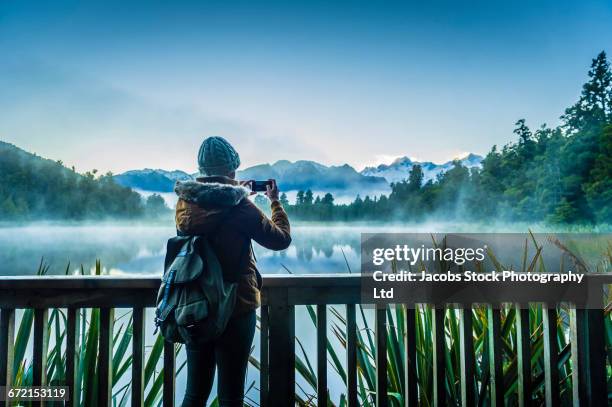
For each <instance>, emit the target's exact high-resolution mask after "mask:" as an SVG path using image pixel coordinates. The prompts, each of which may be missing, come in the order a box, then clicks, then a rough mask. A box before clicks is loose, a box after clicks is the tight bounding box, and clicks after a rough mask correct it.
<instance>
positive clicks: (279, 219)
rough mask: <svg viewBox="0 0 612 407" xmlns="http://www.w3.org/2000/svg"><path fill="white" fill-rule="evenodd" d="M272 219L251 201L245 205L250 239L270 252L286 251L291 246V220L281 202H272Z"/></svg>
mask: <svg viewBox="0 0 612 407" xmlns="http://www.w3.org/2000/svg"><path fill="white" fill-rule="evenodd" d="M271 208H272V217H271V219H268V217H267V216H266V215H265V214H264V213H263V212H262V211H261V210H260V209H259V208H257V207H256V206H255V205H253V204H252V203H251V202H250V201H249V202H248V204H247V205H245V210H247V211H248V212H249V213H248V216H247V217H246V219H248V220H247V225H246V226H247V228H246V229H247V232H248V233H249V237H250V238H251V239H253V240H255V241H256V242H257V243H259V244H260V245H262V246H263V247H265V248H267V249H270V250H285V249H286V248H287V247H289V245H290V244H291V227H290V225H289V218H288V217H287V213H286V212H285V210H284V209H283V206H282V205H281V204H280V202H278V201H276V202H272V205H271Z"/></svg>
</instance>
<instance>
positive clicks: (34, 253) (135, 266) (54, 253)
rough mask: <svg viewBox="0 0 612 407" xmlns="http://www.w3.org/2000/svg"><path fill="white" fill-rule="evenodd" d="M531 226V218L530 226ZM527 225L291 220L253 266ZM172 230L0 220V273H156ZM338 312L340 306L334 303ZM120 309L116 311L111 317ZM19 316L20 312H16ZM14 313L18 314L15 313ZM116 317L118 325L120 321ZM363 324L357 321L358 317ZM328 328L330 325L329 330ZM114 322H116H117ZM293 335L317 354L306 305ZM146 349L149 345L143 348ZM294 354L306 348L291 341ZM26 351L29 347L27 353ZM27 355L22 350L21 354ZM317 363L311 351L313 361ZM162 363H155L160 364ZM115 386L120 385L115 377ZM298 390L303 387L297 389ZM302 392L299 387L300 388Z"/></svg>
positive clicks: (266, 268) (299, 270)
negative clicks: (288, 236)
mask: <svg viewBox="0 0 612 407" xmlns="http://www.w3.org/2000/svg"><path fill="white" fill-rule="evenodd" d="M531 227H532V228H533V225H531ZM528 228H529V226H528V225H513V226H512V227H509V226H508V225H492V224H489V225H486V226H483V225H480V226H477V225H470V224H449V223H427V224H418V225H415V224H404V225H398V224H395V225H383V224H365V223H364V224H351V225H347V224H327V225H322V224H299V223H298V224H294V225H292V237H293V242H292V244H291V246H290V247H289V248H288V249H287V250H284V251H282V252H272V251H269V250H266V249H263V248H262V247H260V246H258V245H257V244H254V250H255V254H256V257H257V261H258V267H259V269H260V271H261V272H262V274H288V273H289V271H290V272H292V273H295V274H309V273H315V274H316V273H347V272H348V271H349V268H350V269H351V270H352V271H353V272H359V267H360V239H361V233H364V232H424V233H431V232H442V231H444V232H476V231H479V232H482V231H486V230H489V231H499V232H501V231H515V232H525V231H527V230H528ZM173 235H175V230H174V225H173V224H172V223H164V224H156V225H142V224H117V223H114V224H93V223H90V224H44V223H40V224H31V225H21V226H11V225H5V226H4V227H0V264H1V265H2V267H0V278H1V277H2V276H8V275H33V274H36V272H37V270H38V267H39V264H40V262H41V259H44V263H45V264H48V265H49V266H50V269H49V274H64V273H65V272H66V269H67V267H68V264H70V266H69V267H68V269H69V272H70V273H72V274H76V273H78V272H79V269H80V268H81V265H82V266H83V269H84V271H85V273H90V272H91V271H92V269H93V268H94V266H95V261H96V259H99V260H100V261H101V263H102V267H103V269H104V272H105V273H106V274H110V275H133V276H157V277H160V276H161V274H162V264H163V259H164V254H165V244H166V240H167V239H168V238H169V237H172V236H173ZM337 309H338V310H339V312H340V313H341V314H343V313H344V307H337ZM370 311H371V310H366V313H365V315H366V318H368V319H370V318H373V313H372V314H371V315H370ZM125 313H126V311H124V310H117V314H116V315H117V316H120V315H124V314H125ZM18 316H19V314H18ZM329 318H330V321H329V325H328V327H330V328H331V326H332V324H333V322H334V318H335V317H333V316H332V315H330V316H329ZM18 319H19V318H18ZM123 322H124V320H122V321H119V322H118V323H117V325H116V326H118V325H120V324H121V323H123ZM359 326H360V328H363V323H362V322H360V323H359ZM146 327H147V334H146V344H147V346H151V345H152V344H153V341H154V335H153V329H154V326H153V319H152V310H148V312H147V322H146ZM330 328H328V329H330ZM116 329H117V328H116ZM295 332H296V336H297V337H298V338H299V340H300V343H301V344H302V345H303V346H304V352H305V353H306V354H308V355H311V356H312V355H316V329H315V327H314V325H313V324H312V322H311V320H310V318H309V316H308V314H307V310H306V307H304V306H301V307H296V327H295ZM328 338H330V340H331V341H332V343H333V346H334V349H335V350H336V351H337V353H338V357H339V358H341V360H344V357H345V354H344V352H343V347H342V346H341V345H340V343H339V342H338V341H337V339H336V338H335V337H334V334H333V332H332V331H331V329H330V330H329V331H328ZM253 345H254V350H253V356H254V357H256V358H259V337H258V335H256V336H255V340H254V344H253ZM147 349H148V348H147ZM296 353H297V354H298V356H300V357H303V356H304V354H303V353H302V350H301V349H299V347H297V346H296ZM28 354H29V353H28ZM26 357H27V356H26ZM184 357H185V356H184V352H181V354H180V356H179V358H178V361H177V362H178V364H177V366H180V365H181V363H183V362H184ZM311 362H312V363H313V366H316V358H315V360H312V361H311ZM159 367H160V368H161V366H159ZM185 373H186V372H185V370H183V371H182V372H180V373H179V374H178V376H177V389H176V396H177V400H181V398H182V396H183V393H184V388H185ZM328 374H329V387H330V395H331V397H332V400H334V401H336V402H337V401H338V399H339V397H340V394H341V393H342V392H343V391H345V390H344V389H345V386H344V383H343V382H342V380H341V378H340V377H339V375H338V374H337V373H336V372H335V370H334V369H333V368H332V367H331V365H329V366H328ZM258 382H259V372H258V371H257V370H256V369H255V368H253V367H250V368H249V373H248V383H247V386H249V385H250V384H251V383H254V384H255V388H252V389H251V390H249V392H248V394H247V397H250V398H251V399H254V400H258V399H259V392H258V390H257V387H258ZM297 382H298V387H303V388H305V389H309V386H308V385H307V384H306V383H305V382H304V380H303V379H302V378H301V377H300V376H299V375H298V376H297ZM117 385H118V384H117ZM298 392H299V393H301V391H298ZM301 394H303V393H301Z"/></svg>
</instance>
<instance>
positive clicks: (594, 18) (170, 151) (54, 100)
mask: <svg viewBox="0 0 612 407" xmlns="http://www.w3.org/2000/svg"><path fill="white" fill-rule="evenodd" d="M424 3H427V4H424ZM601 50H606V51H608V53H612V3H611V2H609V1H580V2H565V1H551V2H548V1H513V2H497V1H486V2H478V1H470V2H456V1H455V2H451V1H449V2H443V1H432V2H390V1H368V2H365V1H334V2H331V1H326V2H317V1H308V2H299V1H278V2H253V1H242V2H235V1H214V2H205V1H198V2H189V1H182V2H181V1H176V2H169V1H147V2H139V1H122V2H118V1H117V2H114V1H99V2H94V1H85V2H84V1H63V0H57V1H49V2H37V1H27V0H21V1H19V0H0V55H1V56H2V57H1V58H0V139H2V140H5V141H9V142H12V143H15V144H17V145H19V146H21V147H23V148H25V149H28V150H30V151H34V152H36V153H38V154H40V155H43V156H46V157H50V158H53V159H62V160H63V161H64V162H65V163H66V164H68V165H75V166H76V167H77V169H79V170H89V169H92V168H97V169H100V170H103V171H106V170H112V171H114V172H119V171H123V170H126V169H133V168H142V167H163V168H168V169H173V168H180V169H184V170H190V171H192V170H195V168H196V165H195V155H196V152H197V148H198V146H199V143H200V142H201V140H202V139H203V138H204V137H206V136H208V135H222V136H224V137H226V138H228V139H229V140H230V141H231V142H232V143H233V144H235V145H236V147H237V149H238V150H239V152H240V154H241V157H242V160H243V163H244V165H252V164H255V163H261V162H272V161H276V160H278V159H290V160H296V159H312V160H317V161H320V162H322V163H325V164H342V163H345V162H348V163H349V164H351V165H353V166H355V167H357V168H358V169H361V168H362V167H363V166H364V165H369V164H373V163H378V162H385V161H389V160H390V159H391V158H392V157H396V156H400V155H408V156H410V157H413V158H417V159H420V160H432V161H436V162H442V161H446V160H448V159H451V158H453V157H455V156H458V155H461V154H462V153H465V152H476V153H480V154H484V153H486V152H487V151H488V150H489V149H490V147H491V146H492V145H493V144H505V143H507V142H509V141H511V140H512V139H513V135H512V128H513V124H514V122H515V121H516V120H517V119H519V118H523V117H524V118H526V119H527V121H528V124H530V125H531V126H534V127H535V126H539V125H540V124H541V123H544V122H546V123H548V124H552V125H554V124H556V123H557V122H558V117H559V115H560V114H561V113H562V112H563V109H564V108H565V107H566V106H569V105H570V104H571V103H573V102H574V101H575V100H576V98H577V96H578V94H579V92H580V86H581V84H582V83H583V82H584V81H585V80H586V71H587V69H588V66H589V64H590V61H591V59H592V58H593V57H595V55H596V54H597V53H598V52H599V51H601Z"/></svg>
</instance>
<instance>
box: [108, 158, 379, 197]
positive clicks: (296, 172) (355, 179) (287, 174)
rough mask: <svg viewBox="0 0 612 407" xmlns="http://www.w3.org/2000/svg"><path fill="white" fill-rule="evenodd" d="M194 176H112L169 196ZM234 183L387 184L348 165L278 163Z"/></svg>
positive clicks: (284, 186) (242, 174) (288, 187)
mask: <svg viewBox="0 0 612 407" xmlns="http://www.w3.org/2000/svg"><path fill="white" fill-rule="evenodd" d="M194 176H196V174H193V175H191V174H188V173H186V172H184V171H180V170H175V171H165V170H152V169H148V168H147V169H144V170H132V171H127V172H124V173H122V174H119V175H115V181H117V183H119V184H121V185H124V186H128V187H131V188H134V189H137V190H140V191H151V192H172V190H173V188H174V183H175V182H176V181H177V180H185V179H193V178H194ZM236 178H237V179H243V180H248V179H257V180H265V179H268V178H274V179H276V181H277V182H278V185H279V187H280V188H281V190H284V191H297V190H300V189H302V190H306V189H311V190H313V191H314V190H318V191H321V190H323V191H327V190H329V191H337V190H364V191H368V190H377V191H378V190H381V189H387V188H388V184H387V181H385V179H384V178H382V177H377V176H369V175H363V174H360V173H359V172H358V171H356V170H355V169H354V168H353V167H351V166H350V165H348V164H344V165H340V166H326V165H323V164H319V163H317V162H314V161H306V160H300V161H295V162H291V161H287V160H281V161H277V162H275V163H274V164H260V165H255V166H253V167H248V168H245V169H244V170H240V171H238V172H237V174H236Z"/></svg>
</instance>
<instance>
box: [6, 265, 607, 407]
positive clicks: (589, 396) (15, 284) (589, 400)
mask: <svg viewBox="0 0 612 407" xmlns="http://www.w3.org/2000/svg"><path fill="white" fill-rule="evenodd" d="M585 278H586V282H585V283H584V284H586V285H587V286H588V287H590V288H589V290H590V291H592V292H593V293H594V295H599V296H600V297H599V298H603V287H604V286H606V285H608V284H612V276H610V275H609V274H589V275H587V276H586V277H585ZM264 281H265V285H264V288H263V302H264V305H263V307H262V309H261V329H260V331H261V341H260V342H261V354H260V359H261V360H260V363H261V368H260V374H261V377H260V390H261V396H260V397H261V405H262V406H269V407H277V406H292V405H294V404H295V306H297V305H316V309H317V362H318V363H317V381H318V382H317V404H318V405H319V406H327V394H328V393H327V388H328V386H327V348H326V346H327V329H326V326H327V307H326V306H327V305H329V304H336V305H344V306H346V324H347V331H346V332H347V333H346V336H347V337H346V349H347V352H346V354H347V360H346V365H347V370H346V372H347V400H348V405H349V406H351V407H353V406H358V396H357V335H356V332H357V321H356V304H360V303H361V299H362V293H361V280H360V277H359V276H356V275H309V276H296V275H293V276H278V275H269V276H265V277H264ZM159 284H160V281H159V279H157V278H116V277H64V276H61V277H60V276H58V277H47V276H45V277H1V278H0V309H1V315H0V386H3V385H8V384H10V383H9V381H10V380H11V378H12V377H13V372H12V371H11V369H12V368H13V343H14V331H15V309H20V308H31V309H34V310H35V312H34V324H33V325H34V343H33V363H32V367H33V385H44V384H45V381H46V378H45V366H46V360H45V358H46V355H45V353H44V351H43V350H44V349H46V344H45V343H44V341H45V340H46V338H47V335H46V334H45V330H46V329H47V313H48V309H49V308H66V309H67V324H66V328H67V334H66V344H67V349H68V350H70V351H68V352H66V354H67V357H66V377H67V382H68V383H67V385H68V386H69V388H70V391H71V396H74V391H75V388H76V383H77V378H76V368H75V367H76V363H77V361H76V359H75V354H76V352H75V343H76V342H75V341H76V328H77V324H78V322H77V318H78V313H77V310H78V309H79V308H100V336H99V361H98V366H99V383H98V386H99V387H98V388H99V391H98V405H99V406H110V405H111V403H112V400H111V390H112V383H111V381H112V380H111V373H112V372H111V370H112V369H111V362H112V356H113V355H112V341H113V337H112V333H113V322H114V309H115V308H132V309H133V340H132V358H133V362H132V363H133V364H132V385H131V402H132V405H133V406H142V405H143V404H144V400H143V392H144V380H143V370H144V369H143V367H144V343H145V340H144V339H145V338H144V332H145V326H144V324H145V318H144V313H145V308H147V307H152V306H154V299H155V296H156V293H157V289H158V287H159ZM474 284H475V285H478V283H474ZM483 284H486V283H483ZM525 290H526V291H525V292H524V295H523V296H522V300H524V299H525V298H527V299H528V301H529V302H530V303H535V302H541V301H543V298H544V296H543V295H544V293H543V291H545V290H542V288H541V286H540V285H537V284H536V285H533V287H531V286H529V285H527V286H526V288H525ZM437 292H438V291H437V290H436V286H435V283H432V284H431V285H430V286H425V287H424V289H423V290H420V291H418V292H417V293H415V298H414V299H413V304H432V305H433V306H434V310H433V331H432V332H431V336H432V341H433V349H434V352H433V361H434V363H433V380H434V386H433V388H434V394H433V401H434V404H435V405H437V406H443V405H446V402H447V400H446V388H445V386H444V380H445V377H446V370H445V369H446V364H445V360H444V354H445V352H444V349H445V348H444V347H445V346H446V344H445V333H444V317H445V309H446V308H447V307H454V308H458V309H460V310H461V311H460V313H461V314H460V315H461V319H460V334H461V337H460V349H461V352H460V353H461V378H462V380H461V405H463V406H472V405H474V404H475V400H476V395H475V394H474V387H473V386H471V385H469V383H468V381H467V380H465V379H464V378H472V377H473V376H474V364H475V355H474V346H473V332H472V312H468V311H469V310H471V305H472V304H463V305H459V304H446V303H444V299H443V298H440V295H438V294H437ZM475 292H478V290H476V291H475ZM559 300H563V299H562V298H560V299H559ZM515 301H516V299H515V298H499V302H500V303H502V302H504V303H513V302H515ZM472 302H473V303H479V304H482V303H486V302H487V298H479V297H478V294H475V297H474V298H473V300H472ZM413 304H411V305H413ZM602 308H603V306H602V307H599V308H591V309H577V308H576V307H572V309H571V313H570V326H571V352H572V356H571V357H572V366H573V371H574V372H576V371H577V372H578V374H574V375H573V377H572V389H573V397H572V398H573V401H574V404H575V405H585V406H605V405H607V403H608V395H607V377H606V342H605V333H604V310H603V309H602ZM517 311H518V312H517V319H516V324H517V326H516V327H517V329H516V332H517V344H518V346H517V347H518V352H517V359H518V396H519V397H518V398H519V402H520V404H521V405H525V406H527V405H530V403H531V388H532V387H531V370H530V369H531V364H530V363H529V361H530V346H529V343H530V340H529V335H530V332H529V312H528V310H526V309H524V308H520V307H518V309H517ZM415 312H416V311H415V309H414V307H413V306H407V307H406V312H405V318H406V320H405V321H404V325H405V327H406V340H405V341H404V343H405V350H404V353H405V357H406V360H405V365H404V368H405V375H404V376H405V389H406V390H407V397H406V398H405V400H406V405H407V406H416V405H418V399H417V397H418V395H417V380H416V371H417V370H416V338H415V336H414V333H415ZM386 315H387V314H386V310H385V308H384V307H383V308H378V309H376V311H375V331H376V335H375V348H376V355H375V361H376V389H377V391H376V405H377V406H378V407H384V406H387V405H388V398H387V387H386V386H387V337H386V324H387V320H386V318H387V316H386ZM487 315H488V328H487V329H488V333H489V335H488V337H489V346H488V348H489V358H490V359H489V360H490V361H492V363H489V365H490V401H491V404H492V405H495V406H503V405H504V383H503V376H502V339H501V338H502V336H501V333H500V329H501V310H500V307H499V306H495V305H488V313H487ZM557 318H558V316H557V307H556V304H545V305H544V306H543V321H544V323H543V325H544V326H543V332H544V354H545V358H544V360H545V369H544V370H545V397H546V405H548V406H556V405H558V404H559V374H558V368H557V363H558V358H559V349H558V346H557V337H556V335H557V333H556V324H557ZM163 358H164V359H163V364H164V380H163V383H164V384H163V404H164V406H174V403H175V401H174V398H175V397H174V391H175V347H174V345H173V344H170V343H166V345H165V347H164V352H163ZM70 400H74V397H70ZM67 405H73V401H70V402H68V403H67Z"/></svg>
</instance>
